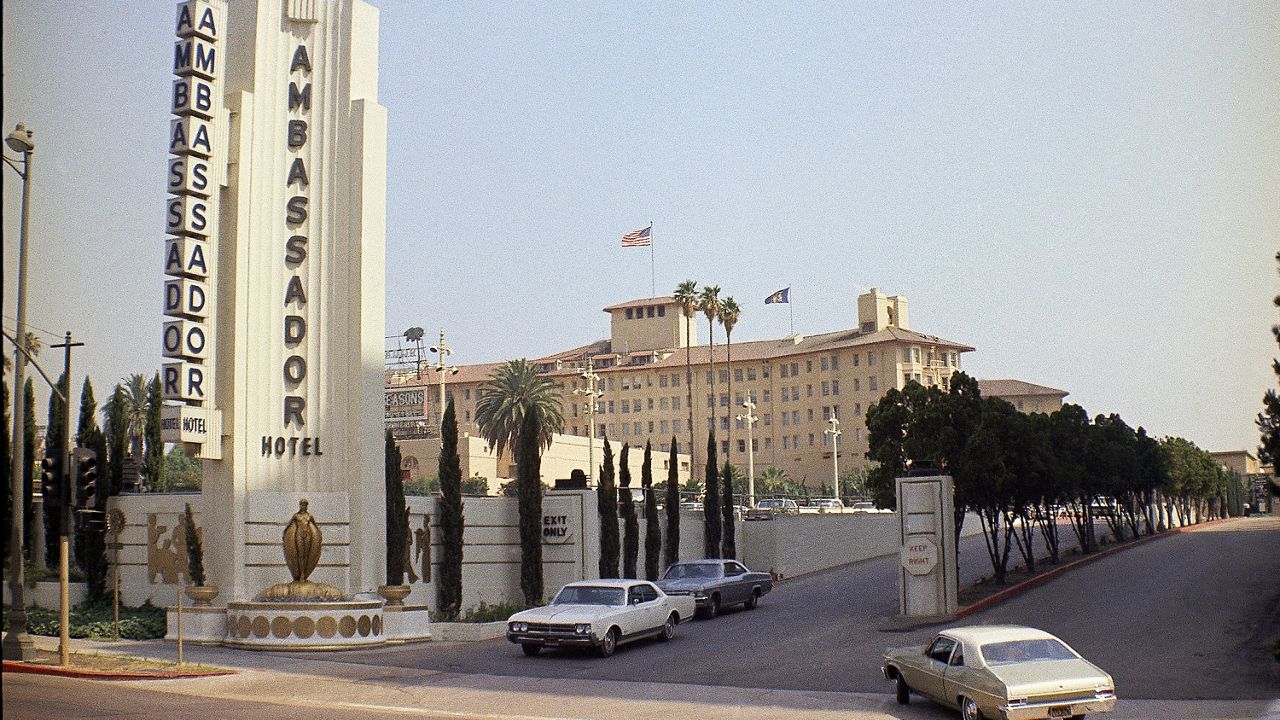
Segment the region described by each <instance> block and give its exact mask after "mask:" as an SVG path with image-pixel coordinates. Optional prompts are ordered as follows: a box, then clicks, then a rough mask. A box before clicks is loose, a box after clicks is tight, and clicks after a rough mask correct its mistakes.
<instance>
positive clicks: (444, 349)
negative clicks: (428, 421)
mask: <svg viewBox="0 0 1280 720" xmlns="http://www.w3.org/2000/svg"><path fill="white" fill-rule="evenodd" d="M431 352H433V353H438V354H439V357H438V358H436V366H435V367H434V368H432V369H433V370H435V371H436V372H438V373H440V438H441V439H440V441H441V442H444V379H445V377H446V376H448V375H457V374H458V367H457V366H456V365H449V364H448V363H447V362H446V358H448V357H449V356H450V355H452V354H453V348H451V347H449V346H448V345H445V344H444V328H440V344H439V345H432V346H431Z"/></svg>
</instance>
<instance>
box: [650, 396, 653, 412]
mask: <svg viewBox="0 0 1280 720" xmlns="http://www.w3.org/2000/svg"><path fill="white" fill-rule="evenodd" d="M649 409H650V410H652V409H653V398H649Z"/></svg>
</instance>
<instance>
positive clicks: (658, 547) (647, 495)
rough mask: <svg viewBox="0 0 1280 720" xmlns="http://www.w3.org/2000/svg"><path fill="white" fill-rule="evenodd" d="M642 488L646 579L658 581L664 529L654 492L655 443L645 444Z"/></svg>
mask: <svg viewBox="0 0 1280 720" xmlns="http://www.w3.org/2000/svg"><path fill="white" fill-rule="evenodd" d="M640 487H641V488H643V489H644V578H645V579H646V580H657V579H658V573H659V571H660V570H659V567H658V562H659V560H660V556H661V554H662V528H661V527H659V526H658V498H657V496H656V494H655V493H654V491H653V443H651V442H646V443H645V444H644V463H643V464H642V465H641V466H640Z"/></svg>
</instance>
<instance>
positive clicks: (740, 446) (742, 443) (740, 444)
mask: <svg viewBox="0 0 1280 720" xmlns="http://www.w3.org/2000/svg"><path fill="white" fill-rule="evenodd" d="M746 451H747V441H746V440H739V441H738V452H740V453H745V452H746Z"/></svg>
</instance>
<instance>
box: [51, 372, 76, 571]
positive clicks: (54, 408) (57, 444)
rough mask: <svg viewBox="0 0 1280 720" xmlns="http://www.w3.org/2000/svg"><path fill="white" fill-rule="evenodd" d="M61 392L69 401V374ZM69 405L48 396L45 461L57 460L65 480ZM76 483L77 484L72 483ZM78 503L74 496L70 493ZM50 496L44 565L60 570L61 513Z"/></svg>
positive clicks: (60, 381) (60, 378) (60, 385)
mask: <svg viewBox="0 0 1280 720" xmlns="http://www.w3.org/2000/svg"><path fill="white" fill-rule="evenodd" d="M58 388H59V390H60V391H61V392H62V394H63V395H64V396H67V397H70V389H71V383H70V382H69V380H68V378H67V376H66V373H63V374H62V375H59V376H58ZM66 413H67V403H66V402H64V401H63V400H62V399H60V398H59V397H58V393H52V392H51V393H49V425H48V427H47V428H45V433H44V455H45V457H49V458H51V457H57V458H58V459H59V460H60V461H61V463H62V464H61V466H60V467H61V468H62V473H63V476H64V477H65V476H66V474H67V473H69V472H70V470H71V469H70V468H69V467H67V457H66V456H65V455H64V454H63V446H62V435H63V432H64V430H63V428H64V427H65V426H66V417H67V414H66ZM73 482H74V480H73ZM71 499H72V501H73V502H74V501H75V492H72V493H71ZM50 500H51V498H49V497H48V496H47V495H46V496H45V499H44V518H43V521H44V562H45V565H46V566H48V567H57V566H58V544H59V540H58V538H59V534H60V533H61V528H62V509H61V507H60V506H59V503H57V502H50Z"/></svg>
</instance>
